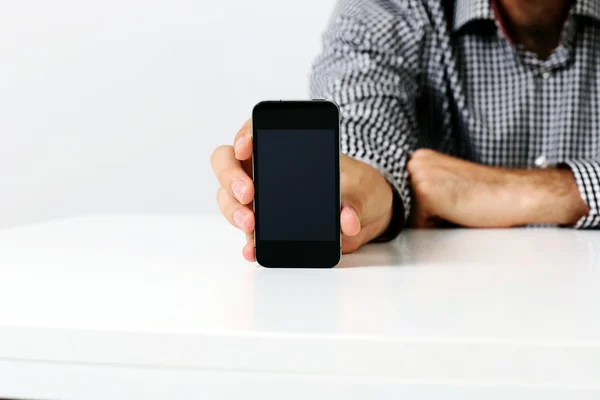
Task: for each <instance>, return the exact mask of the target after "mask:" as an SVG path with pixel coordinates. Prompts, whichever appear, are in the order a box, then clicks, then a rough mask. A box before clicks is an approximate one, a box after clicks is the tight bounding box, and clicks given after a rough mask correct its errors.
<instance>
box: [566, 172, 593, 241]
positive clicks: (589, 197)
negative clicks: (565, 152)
mask: <svg viewBox="0 0 600 400" xmlns="http://www.w3.org/2000/svg"><path fill="white" fill-rule="evenodd" d="M565 165H567V166H568V167H569V168H570V169H571V171H572V172H573V175H574V176H575V182H576V183H577V187H578V188H579V194H580V195H581V198H582V199H583V201H585V203H586V204H587V205H588V207H589V208H590V212H589V213H588V214H587V215H586V216H584V217H581V218H580V219H579V221H577V222H576V223H575V225H574V226H573V227H574V228H576V229H585V228H597V227H599V226H600V209H599V206H600V161H598V160H577V161H566V162H565Z"/></svg>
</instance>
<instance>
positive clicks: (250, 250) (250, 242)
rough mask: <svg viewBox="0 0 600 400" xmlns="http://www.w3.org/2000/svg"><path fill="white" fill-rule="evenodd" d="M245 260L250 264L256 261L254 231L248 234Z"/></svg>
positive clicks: (244, 252) (244, 253)
mask: <svg viewBox="0 0 600 400" xmlns="http://www.w3.org/2000/svg"><path fill="white" fill-rule="evenodd" d="M242 254H243V255H244V258H245V259H246V260H248V261H250V262H254V261H256V251H255V249H254V231H252V232H250V233H247V234H246V245H245V246H244V249H243V250H242Z"/></svg>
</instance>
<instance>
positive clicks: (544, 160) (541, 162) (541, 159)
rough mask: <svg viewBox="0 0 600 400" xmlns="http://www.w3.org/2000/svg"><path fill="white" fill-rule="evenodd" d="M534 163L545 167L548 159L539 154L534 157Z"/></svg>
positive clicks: (539, 166)
mask: <svg viewBox="0 0 600 400" xmlns="http://www.w3.org/2000/svg"><path fill="white" fill-rule="evenodd" d="M534 163H535V166H536V167H538V168H546V167H547V166H548V159H547V158H546V155H545V154H542V155H541V156H539V157H538V158H536V159H535V161H534Z"/></svg>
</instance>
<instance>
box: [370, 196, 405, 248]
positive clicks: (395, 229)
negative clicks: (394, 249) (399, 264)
mask: <svg viewBox="0 0 600 400" xmlns="http://www.w3.org/2000/svg"><path fill="white" fill-rule="evenodd" d="M390 186H391V185H390ZM392 195H393V200H392V219H390V224H389V225H388V227H387V229H386V230H385V231H384V232H383V233H382V234H381V236H379V237H378V238H376V239H374V240H373V242H375V243H382V242H389V241H391V240H394V239H396V237H398V235H399V234H400V232H402V228H404V224H405V222H406V216H405V215H406V214H405V212H404V204H403V203H402V198H401V197H400V194H399V193H398V191H397V190H396V189H395V188H394V187H393V186H392Z"/></svg>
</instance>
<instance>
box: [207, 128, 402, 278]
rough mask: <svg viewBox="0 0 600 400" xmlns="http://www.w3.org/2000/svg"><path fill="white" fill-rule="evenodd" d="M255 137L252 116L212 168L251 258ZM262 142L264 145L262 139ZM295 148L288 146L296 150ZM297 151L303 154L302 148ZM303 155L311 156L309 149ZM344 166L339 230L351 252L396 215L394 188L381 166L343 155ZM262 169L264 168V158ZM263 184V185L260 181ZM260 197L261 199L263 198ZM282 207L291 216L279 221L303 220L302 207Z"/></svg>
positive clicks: (215, 156)
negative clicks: (393, 211) (379, 168)
mask: <svg viewBox="0 0 600 400" xmlns="http://www.w3.org/2000/svg"><path fill="white" fill-rule="evenodd" d="M252 142H253V126H252V120H248V121H247V122H246V123H245V124H244V125H243V126H242V128H241V129H240V131H239V132H238V134H237V135H236V136H235V139H234V146H220V147H218V148H217V149H216V150H215V151H214V152H213V155H212V157H211V164H212V167H213V170H214V172H215V175H216V176H217V178H218V180H219V182H220V184H221V187H220V188H219V190H218V193H217V201H218V203H219V207H220V209H221V212H222V213H223V215H224V216H225V217H226V219H227V220H228V221H229V222H230V223H231V224H233V225H234V226H236V227H238V228H239V229H241V230H242V231H244V232H245V233H246V238H247V243H246V245H245V247H244V248H243V255H244V258H246V259H247V260H248V261H255V260H256V249H255V247H254V246H255V238H254V228H255V226H256V218H255V214H254V211H253V200H254V195H255V186H254V182H253V180H252V178H251V177H252V169H253V168H252V156H253V143H252ZM258 147H259V148H260V144H259V145H258ZM295 150H296V149H294V148H288V149H286V150H285V151H286V154H290V155H291V154H294V153H295ZM295 154H296V156H298V154H297V152H296V153H295ZM301 156H302V157H306V159H307V160H310V159H311V158H310V157H311V155H310V154H306V155H304V154H302V155H301ZM339 165H340V180H339V182H340V191H341V210H340V214H339V228H338V229H339V230H341V233H342V251H343V252H344V253H349V252H353V251H355V250H356V249H358V248H359V247H360V246H361V245H363V244H365V243H367V242H369V241H371V240H373V239H375V238H377V237H378V236H380V235H381V234H382V233H383V232H384V231H385V229H386V228H387V226H388V224H389V222H390V219H391V214H392V189H391V187H390V185H389V184H388V182H387V181H386V180H385V178H384V177H383V176H382V175H381V174H380V173H379V172H378V171H377V170H376V169H374V168H372V167H371V166H369V165H367V164H365V163H363V162H361V161H357V160H354V159H352V158H349V157H347V156H345V155H344V154H341V155H340V159H339ZM258 168H259V169H260V161H259V166H258ZM334 184H335V181H334ZM258 185H259V187H260V182H258ZM267 186H268V185H267ZM259 197H260V196H259ZM258 201H259V203H260V199H259V200H258ZM280 206H281V207H283V208H284V210H286V213H285V215H286V217H285V218H284V219H283V220H282V221H278V223H280V224H287V225H289V227H290V228H292V229H291V231H293V230H294V229H293V228H294V226H296V227H297V226H298V225H302V213H301V212H298V211H297V210H295V209H294V208H293V207H290V205H289V204H280ZM286 206H287V208H285V207H286ZM288 233H289V232H288ZM259 251H260V249H259ZM338 252H339V248H338ZM338 254H339V253H338ZM281 266H285V265H281ZM322 266H331V265H322Z"/></svg>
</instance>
